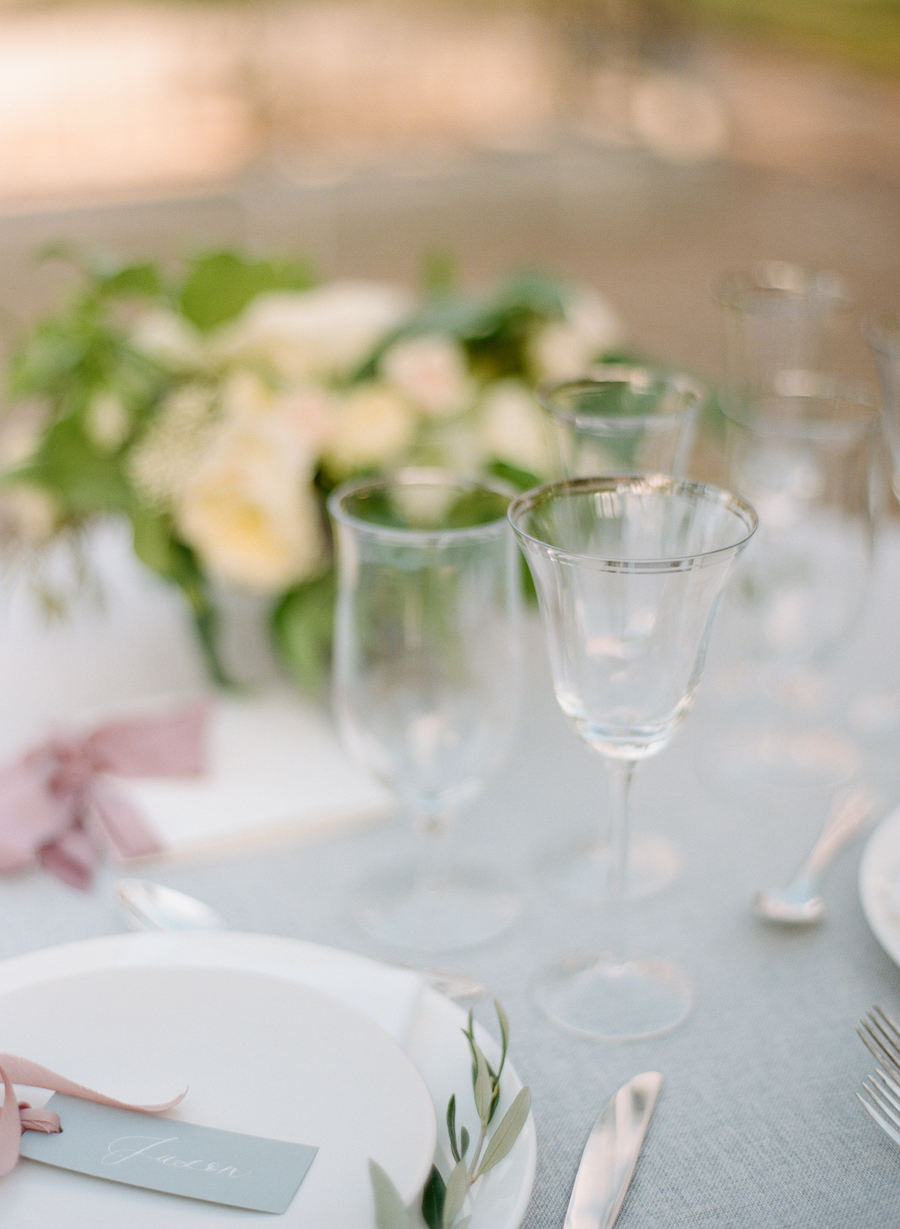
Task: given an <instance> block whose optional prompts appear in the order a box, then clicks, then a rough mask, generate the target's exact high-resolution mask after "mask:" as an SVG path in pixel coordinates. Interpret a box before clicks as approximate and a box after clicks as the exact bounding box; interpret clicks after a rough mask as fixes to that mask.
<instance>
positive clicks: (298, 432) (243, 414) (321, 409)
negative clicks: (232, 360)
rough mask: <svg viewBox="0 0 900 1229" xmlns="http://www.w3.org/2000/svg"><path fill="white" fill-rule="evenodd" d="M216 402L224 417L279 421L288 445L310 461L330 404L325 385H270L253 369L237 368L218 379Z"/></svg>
mask: <svg viewBox="0 0 900 1229" xmlns="http://www.w3.org/2000/svg"><path fill="white" fill-rule="evenodd" d="M220 406H221V410H222V414H223V416H224V417H225V418H227V419H229V420H232V421H235V422H239V421H246V422H248V423H253V422H260V421H262V420H264V419H267V420H270V421H272V422H274V423H279V424H280V425H281V426H280V429H282V430H284V431H285V432H286V433H287V434H288V435H289V436H290V437H291V441H292V447H293V448H294V449H296V450H299V452H300V453H301V454H302V455H304V456H305V457H306V458H307V459H308V460H309V462H310V463H313V462H314V461H315V460H316V458H317V457H318V455H319V451H320V449H321V447H322V444H323V442H324V440H325V438H326V437H327V434H328V431H329V428H330V422H331V415H332V404H331V398H330V396H329V394H328V393H327V392H326V391H325V389H323V388H321V387H319V386H317V385H311V386H304V385H300V386H297V387H290V388H288V389H286V390H282V389H279V388H273V387H272V385H271V384H270V383H268V382H267V381H266V380H264V379H263V378H262V377H261V376H260V375H259V374H258V373H257V372H255V371H251V370H249V369H248V368H239V369H237V370H235V371H231V372H229V374H228V376H227V377H226V378H225V380H224V381H223V382H222V388H221V393H220Z"/></svg>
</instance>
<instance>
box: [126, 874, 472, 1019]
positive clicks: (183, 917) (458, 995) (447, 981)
mask: <svg viewBox="0 0 900 1229" xmlns="http://www.w3.org/2000/svg"><path fill="white" fill-rule="evenodd" d="M116 899H117V900H118V902H119V905H120V907H121V909H122V912H123V913H124V914H125V917H126V918H127V919H128V921H129V923H130V924H131V926H132V927H133V929H135V930H174V931H179V930H228V929H229V927H228V923H227V922H226V920H225V918H224V917H223V916H222V914H221V913H219V912H218V911H217V910H215V909H213V908H212V906H211V905H207V904H206V903H205V901H202V900H197V899H196V897H194V896H188V895H187V893H186V892H179V891H178V890H177V889H176V888H167V887H165V886H164V885H163V884H161V883H153V882H152V881H151V880H149V879H120V880H119V881H118V883H117V884H116ZM399 967H400V968H407V969H414V970H415V972H417V973H419V974H421V976H422V977H424V978H425V980H426V981H427V982H428V984H429V985H430V986H431V987H432V988H433V989H435V990H437V991H438V992H439V993H440V994H445V995H446V996H447V998H448V999H453V1000H454V1001H455V1002H457V1003H465V1002H471V1003H475V1002H477V1001H478V1000H479V999H482V998H484V996H485V995H486V994H487V989H486V988H485V987H484V986H483V985H482V984H481V982H477V981H475V980H474V978H471V977H469V976H468V975H467V974H465V973H459V972H457V971H456V970H455V969H422V968H419V967H418V966H415V965H410V964H406V965H400V966H399Z"/></svg>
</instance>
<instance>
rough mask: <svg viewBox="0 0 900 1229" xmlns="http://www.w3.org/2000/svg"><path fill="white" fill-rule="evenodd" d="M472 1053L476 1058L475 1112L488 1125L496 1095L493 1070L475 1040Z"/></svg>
mask: <svg viewBox="0 0 900 1229" xmlns="http://www.w3.org/2000/svg"><path fill="white" fill-rule="evenodd" d="M472 1053H473V1055H474V1058H475V1080H474V1084H473V1090H474V1093H475V1112H476V1113H477V1114H478V1117H479V1118H480V1119H481V1122H482V1124H483V1125H487V1123H488V1122H490V1114H491V1101H492V1100H493V1096H494V1087H493V1082H492V1080H491V1072H490V1068H489V1067H488V1064H487V1059H486V1058H485V1056H484V1054H483V1053H482V1051H481V1047H480V1046H479V1045H478V1044H477V1042H474V1041H473V1042H472Z"/></svg>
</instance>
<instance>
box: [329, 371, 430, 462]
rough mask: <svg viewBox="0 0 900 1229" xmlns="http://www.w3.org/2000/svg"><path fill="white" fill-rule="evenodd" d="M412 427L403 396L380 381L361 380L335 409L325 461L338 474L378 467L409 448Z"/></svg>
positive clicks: (413, 422) (395, 458) (414, 422)
mask: <svg viewBox="0 0 900 1229" xmlns="http://www.w3.org/2000/svg"><path fill="white" fill-rule="evenodd" d="M415 429H416V416H415V413H414V412H413V410H412V409H411V408H410V406H409V403H408V402H407V401H406V400H405V399H404V398H403V397H401V396H400V395H399V394H398V393H396V392H395V391H394V390H393V389H391V388H386V387H385V386H384V385H380V384H364V385H362V386H361V387H360V388H358V389H355V390H354V391H352V392H351V393H350V394H349V395H348V396H347V397H346V399H345V400H344V401H343V402H342V403H340V404H339V405H338V406H337V407H336V409H335V412H334V417H333V419H332V425H331V431H330V433H329V436H328V439H327V440H326V443H325V449H324V456H325V463H326V465H327V467H328V469H329V471H330V472H331V473H332V474H333V475H334V476H335V477H338V478H341V477H344V476H345V475H347V474H352V473H353V472H354V471H357V470H362V469H379V468H382V467H384V466H386V465H389V464H391V463H392V462H394V461H396V460H398V459H399V457H400V456H401V455H402V454H403V453H404V452H405V451H406V449H408V448H409V446H410V444H411V443H412V440H413V436H414V434H415Z"/></svg>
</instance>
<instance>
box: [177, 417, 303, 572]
mask: <svg viewBox="0 0 900 1229" xmlns="http://www.w3.org/2000/svg"><path fill="white" fill-rule="evenodd" d="M306 460H307V459H306V457H305V455H303V453H302V451H301V450H298V449H297V448H296V447H295V440H294V439H293V438H292V437H291V435H290V433H289V432H285V431H284V430H283V429H282V424H278V423H273V422H271V421H266V422H264V423H257V424H255V425H251V424H249V423H248V422H246V421H244V422H231V423H224V424H223V425H222V427H221V429H220V431H219V432H218V433H217V435H216V437H215V440H214V441H213V443H212V445H211V447H210V448H209V449H208V450H207V452H206V454H205V455H204V457H203V459H202V462H201V463H200V464H199V465H198V466H197V467H196V469H195V470H194V472H193V473H192V474H191V475H190V477H189V478H188V479H187V481H186V482H185V483H184V486H183V488H182V490H181V491H180V492H179V495H178V498H177V499H176V503H175V519H176V523H177V525H178V528H179V530H180V532H181V533H182V534H183V536H184V538H185V541H187V542H188V543H189V544H190V545H191V546H193V547H194V549H195V550H196V551H197V552H198V554H199V555H200V557H201V559H202V560H203V563H204V565H205V567H207V568H208V570H209V571H210V572H211V573H212V574H214V575H216V576H218V577H220V578H222V579H223V580H226V581H230V582H231V583H233V584H236V585H238V586H240V587H242V588H247V589H253V590H256V591H259V592H264V593H277V592H279V591H280V590H282V589H284V588H286V587H287V586H288V585H291V584H293V583H295V582H297V581H299V580H302V579H304V577H307V576H309V575H311V574H313V573H314V572H316V571H317V570H318V568H319V567H320V566H321V562H322V558H323V540H322V527H321V523H320V517H319V508H318V503H317V501H316V499H315V496H314V493H313V491H312V489H311V487H310V484H309V472H308V469H307V467H306Z"/></svg>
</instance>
